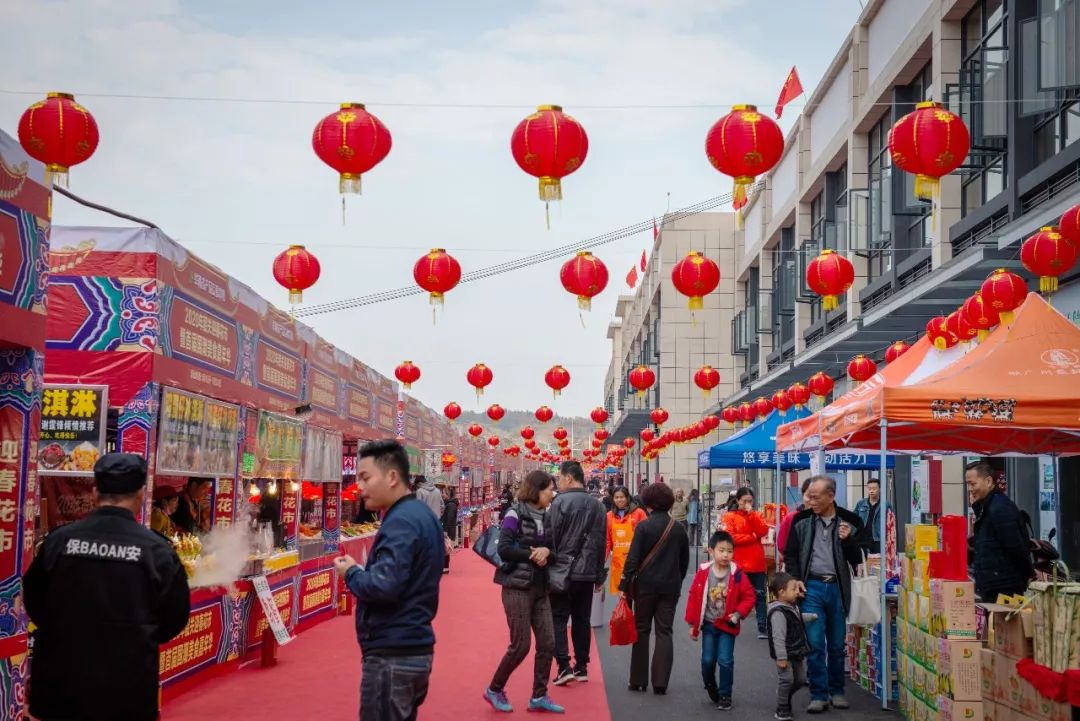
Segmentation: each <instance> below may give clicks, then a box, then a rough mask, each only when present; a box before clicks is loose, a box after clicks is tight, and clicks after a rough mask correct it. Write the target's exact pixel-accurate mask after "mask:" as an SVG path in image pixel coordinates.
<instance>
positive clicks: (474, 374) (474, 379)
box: [465, 363, 493, 400]
mask: <svg viewBox="0 0 1080 721" xmlns="http://www.w3.org/2000/svg"><path fill="white" fill-rule="evenodd" d="M492 378H493V376H492V373H491V369H490V368H488V367H487V366H486V365H484V364H483V363H477V364H476V365H474V366H473V367H472V368H470V369H469V372H468V373H466V374H465V380H467V381H468V382H469V385H471V386H472V387H473V388H475V389H476V399H477V400H480V396H482V395H484V388H485V387H487V386H488V385H490V384H491V380H492Z"/></svg>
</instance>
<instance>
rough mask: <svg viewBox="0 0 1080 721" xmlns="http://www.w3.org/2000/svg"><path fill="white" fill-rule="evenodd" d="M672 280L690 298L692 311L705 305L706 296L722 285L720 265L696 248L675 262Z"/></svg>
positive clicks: (689, 305)
mask: <svg viewBox="0 0 1080 721" xmlns="http://www.w3.org/2000/svg"><path fill="white" fill-rule="evenodd" d="M671 282H672V283H673V284H674V285H675V290H677V291H679V292H680V293H682V294H683V295H685V296H687V297H689V298H690V301H689V303H688V304H687V307H688V308H689V309H690V310H691V311H695V310H701V309H702V307H704V304H705V301H704V299H703V298H704V296H706V295H708V294H709V293H712V292H713V291H714V290H716V286H718V285H720V266H718V265H717V264H716V263H714V262H713V261H712V260H711V259H709V258H706V257H705V256H704V255H703V254H702V253H700V252H699V251H696V250H692V251H690V253H689V254H688V255H687V256H686V257H685V258H683V259H682V260H680V261H679V262H678V263H676V264H675V267H674V268H672V269H671Z"/></svg>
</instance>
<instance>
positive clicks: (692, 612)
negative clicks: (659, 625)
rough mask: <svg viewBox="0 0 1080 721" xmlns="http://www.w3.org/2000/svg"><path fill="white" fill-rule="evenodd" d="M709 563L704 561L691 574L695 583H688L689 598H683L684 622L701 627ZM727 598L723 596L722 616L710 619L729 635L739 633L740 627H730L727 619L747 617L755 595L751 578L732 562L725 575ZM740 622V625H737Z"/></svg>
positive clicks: (709, 569)
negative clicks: (684, 608)
mask: <svg viewBox="0 0 1080 721" xmlns="http://www.w3.org/2000/svg"><path fill="white" fill-rule="evenodd" d="M711 568H712V563H711V562H710V563H706V564H705V565H703V566H702V567H701V568H699V569H698V572H697V573H696V574H694V582H693V583H692V584H690V597H689V598H688V599H687V600H686V622H687V623H688V624H690V626H691V627H693V628H700V627H701V622H702V619H704V618H705V590H706V589H707V588H708V587H709V574H710V573H712V570H711ZM727 583H728V587H727V598H726V599H724V617H723V618H718V619H716V620H715V621H713V625H714V626H716V627H717V628H718V629H720V630H721V631H723V632H724V633H730V634H731V635H732V636H738V635H739V626H732V625H731V624H730V623H728V622H727V618H728V617H729V616H730V615H731V614H733V613H738V614H739V618H740V619H743V618H746V617H747V616H748V615H749V614H750V612H751V611H752V610H754V602H755V601H756V600H757V596H756V595H755V593H754V587H753V585H751V583H750V579H749V578H747V577H746V573H744V572H743V569H741V568H739V567H738V565H736V564H735V563H732V564H731V573H729V574H728V582H727ZM740 625H741V624H740Z"/></svg>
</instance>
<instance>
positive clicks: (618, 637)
mask: <svg viewBox="0 0 1080 721" xmlns="http://www.w3.org/2000/svg"><path fill="white" fill-rule="evenodd" d="M608 626H609V628H610V629H611V639H610V642H611V645H612V646H632V645H633V644H635V643H637V622H635V621H634V612H633V611H631V610H630V604H629V603H627V601H626V599H625V598H620V599H619V603H618V604H617V605H616V606H615V610H614V611H612V613H611V623H609V624H608Z"/></svg>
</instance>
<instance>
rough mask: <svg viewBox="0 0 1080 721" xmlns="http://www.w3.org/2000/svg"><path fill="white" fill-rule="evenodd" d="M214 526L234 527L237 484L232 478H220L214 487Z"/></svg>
mask: <svg viewBox="0 0 1080 721" xmlns="http://www.w3.org/2000/svg"><path fill="white" fill-rule="evenodd" d="M213 509H214V515H213V526H214V527H215V528H217V527H225V526H231V525H233V522H234V521H235V516H234V513H235V510H236V483H235V482H234V481H233V479H232V478H219V479H217V483H216V484H215V487H214V506H213Z"/></svg>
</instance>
